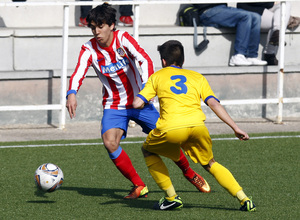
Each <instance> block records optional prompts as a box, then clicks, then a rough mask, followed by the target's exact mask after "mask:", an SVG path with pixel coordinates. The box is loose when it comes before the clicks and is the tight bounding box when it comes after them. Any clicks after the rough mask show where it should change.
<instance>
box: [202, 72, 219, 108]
mask: <svg viewBox="0 0 300 220" xmlns="http://www.w3.org/2000/svg"><path fill="white" fill-rule="evenodd" d="M201 87H202V88H201V95H200V96H201V99H202V100H203V102H204V103H205V104H206V105H207V100H209V99H210V98H214V99H216V100H217V101H218V102H220V101H219V99H218V98H217V97H216V95H215V93H214V92H213V91H212V89H211V87H210V85H209V83H208V81H207V79H206V78H205V77H203V79H202V84H201Z"/></svg>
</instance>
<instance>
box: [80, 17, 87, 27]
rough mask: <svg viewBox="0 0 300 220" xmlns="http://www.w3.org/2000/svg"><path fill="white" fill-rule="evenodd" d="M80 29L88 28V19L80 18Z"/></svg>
mask: <svg viewBox="0 0 300 220" xmlns="http://www.w3.org/2000/svg"><path fill="white" fill-rule="evenodd" d="M78 26H79V27H87V26H88V23H87V21H86V18H80V19H79V24H78Z"/></svg>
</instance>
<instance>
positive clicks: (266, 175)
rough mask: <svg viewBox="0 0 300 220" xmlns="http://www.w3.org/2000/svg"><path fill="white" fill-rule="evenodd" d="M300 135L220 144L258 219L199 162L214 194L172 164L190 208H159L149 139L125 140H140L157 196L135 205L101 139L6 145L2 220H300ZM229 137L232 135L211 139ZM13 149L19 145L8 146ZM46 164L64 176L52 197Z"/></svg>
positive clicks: (220, 155) (136, 149) (136, 153)
mask: <svg viewBox="0 0 300 220" xmlns="http://www.w3.org/2000/svg"><path fill="white" fill-rule="evenodd" d="M299 135H300V132H297V133H280V134H278V133H277V134H260V135H251V136H252V137H258V136H274V137H273V138H262V139H254V138H253V139H251V140H249V141H247V142H242V141H238V140H214V141H213V146H214V147H213V150H214V155H215V158H216V160H217V161H218V162H219V163H221V164H223V165H224V166H226V167H227V168H228V169H229V170H230V171H231V172H232V173H233V175H234V176H235V177H236V179H237V181H238V182H239V183H240V184H241V186H242V187H243V188H244V191H245V192H246V194H248V195H250V196H252V197H253V201H254V203H255V204H256V206H257V211H256V212H254V213H248V212H241V211H239V207H240V206H239V204H238V202H237V200H236V199H234V198H233V197H231V196H230V195H229V194H228V193H227V192H226V191H225V190H224V189H223V188H222V187H220V186H219V185H218V183H217V182H216V180H215V179H214V178H213V177H212V176H211V175H210V174H209V173H207V172H206V171H205V170H204V169H203V168H202V167H201V166H200V165H199V164H193V163H192V162H191V166H192V167H193V168H194V169H195V170H196V171H197V172H198V173H199V174H201V175H202V176H203V177H205V178H206V180H207V181H208V182H209V184H210V185H211V187H212V192H211V193H209V194H203V193H199V192H198V191H197V190H196V188H194V186H193V185H191V184H190V183H189V182H188V181H187V180H185V179H184V177H183V175H182V174H181V171H180V170H179V169H178V168H177V166H175V164H173V162H171V161H170V160H168V159H164V161H165V162H166V164H167V166H168V168H169V171H170V174H171V178H172V181H173V184H174V186H175V189H176V190H177V193H178V194H179V195H180V197H181V198H182V200H183V203H184V207H183V208H182V209H181V210H179V211H165V212H164V211H155V210H153V209H152V206H153V204H154V203H155V202H157V201H158V200H159V199H160V198H161V197H162V196H163V192H162V191H161V190H160V189H159V188H158V187H157V185H156V184H155V182H154V181H153V180H152V177H151V176H150V174H149V173H148V170H147V168H146V165H145V163H144V160H143V157H142V154H141V151H140V146H141V141H142V140H143V138H134V139H130V138H128V139H126V140H125V141H127V142H128V141H131V142H136V141H139V142H138V143H126V144H125V143H123V144H122V147H123V148H124V149H125V150H126V152H127V153H128V155H129V156H130V157H131V159H132V162H133V164H134V166H135V168H136V169H137V171H138V173H139V174H140V176H141V177H142V179H143V180H144V181H145V182H146V183H147V185H148V188H149V190H150V193H149V196H148V198H144V199H138V200H133V201H127V200H124V199H122V198H123V196H124V195H126V194H127V193H128V192H129V191H130V189H131V183H130V182H129V181H128V180H127V179H125V178H124V177H123V176H121V174H120V173H119V171H118V170H117V169H116V168H115V166H114V165H113V163H112V162H111V160H110V159H109V157H108V155H107V152H106V150H105V149H104V147H103V145H99V144H98V145H96V144H93V143H100V142H101V140H89V141H86V140H85V141H39V142H22V143H21V142H18V143H0V163H1V166H0V167H1V175H0V183H1V184H0V187H1V189H0V219H9V220H11V219H43V218H46V219H101V220H102V219H111V220H113V219H135V220H139V219H214V220H216V219H284V220H286V219H300V211H299V208H300V207H299V202H300V200H299V197H300V193H299V182H300V175H299V170H300V163H299V155H300V138H299V137H300V136H299ZM277 136H294V137H284V138H282V137H281V138H278V137H277ZM226 137H227V138H228V137H231V138H232V137H233V136H224V135H223V136H212V138H213V139H216V138H226ZM81 143H90V144H87V145H82V144H81ZM8 145H10V146H15V147H12V148H5V147H4V146H8ZM17 145H20V146H27V145H31V146H27V147H16V146H17ZM32 145H41V146H39V147H38V146H32ZM45 145H50V146H45ZM52 145H54V146H52ZM189 161H191V160H190V159H189ZM46 162H51V163H55V164H57V165H58V166H60V167H61V169H62V170H63V172H64V176H65V181H64V183H63V185H62V187H61V188H60V189H59V190H57V191H55V192H53V193H42V192H40V191H38V190H37V188H36V186H35V183H34V172H35V170H36V168H37V167H38V166H39V165H40V164H42V163H46Z"/></svg>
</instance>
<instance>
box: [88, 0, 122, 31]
mask: <svg viewBox="0 0 300 220" xmlns="http://www.w3.org/2000/svg"><path fill="white" fill-rule="evenodd" d="M116 13H117V10H116V9H114V8H113V7H111V5H110V4H108V3H106V2H105V3H103V4H102V5H98V6H97V7H95V8H93V9H92V10H90V12H89V14H88V16H87V17H86V21H87V22H88V27H91V22H92V21H93V22H95V23H96V24H97V26H101V25H102V24H107V25H109V26H111V25H112V24H115V23H116Z"/></svg>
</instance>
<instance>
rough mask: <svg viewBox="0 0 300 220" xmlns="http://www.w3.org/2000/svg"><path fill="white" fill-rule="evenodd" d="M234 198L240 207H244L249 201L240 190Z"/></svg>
mask: <svg viewBox="0 0 300 220" xmlns="http://www.w3.org/2000/svg"><path fill="white" fill-rule="evenodd" d="M236 198H237V199H238V200H239V201H240V203H241V205H244V202H245V201H247V200H250V199H249V198H248V197H247V196H246V194H245V193H244V191H243V190H240V191H238V192H237V193H236Z"/></svg>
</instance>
